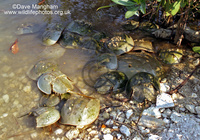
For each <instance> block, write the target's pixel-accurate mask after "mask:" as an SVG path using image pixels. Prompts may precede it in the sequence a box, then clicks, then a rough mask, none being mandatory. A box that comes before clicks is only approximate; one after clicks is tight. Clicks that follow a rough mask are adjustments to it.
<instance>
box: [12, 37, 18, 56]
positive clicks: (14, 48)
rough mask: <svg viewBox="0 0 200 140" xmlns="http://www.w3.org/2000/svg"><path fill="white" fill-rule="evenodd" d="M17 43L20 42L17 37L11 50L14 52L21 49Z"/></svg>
mask: <svg viewBox="0 0 200 140" xmlns="http://www.w3.org/2000/svg"><path fill="white" fill-rule="evenodd" d="M17 43H18V39H16V40H15V42H14V43H13V44H12V46H11V47H10V50H11V51H12V53H13V54H16V53H17V52H18V51H19V48H18V44H17Z"/></svg>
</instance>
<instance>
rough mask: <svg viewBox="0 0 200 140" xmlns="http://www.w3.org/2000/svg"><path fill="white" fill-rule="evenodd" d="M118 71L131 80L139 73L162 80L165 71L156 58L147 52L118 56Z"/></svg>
mask: <svg viewBox="0 0 200 140" xmlns="http://www.w3.org/2000/svg"><path fill="white" fill-rule="evenodd" d="M118 60H119V61H118V69H117V70H119V71H121V72H124V73H125V74H126V75H127V77H128V78H131V77H132V76H133V75H135V74H136V73H138V72H148V73H151V74H153V75H154V76H156V77H158V78H162V76H163V75H164V73H165V71H164V69H163V67H162V65H161V63H160V62H159V61H158V60H157V59H156V57H155V56H153V55H151V54H149V53H146V52H129V53H127V54H124V55H121V56H118Z"/></svg>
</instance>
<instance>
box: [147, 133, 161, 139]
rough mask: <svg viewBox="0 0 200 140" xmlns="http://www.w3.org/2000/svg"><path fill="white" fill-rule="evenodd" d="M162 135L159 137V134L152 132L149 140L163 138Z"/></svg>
mask: <svg viewBox="0 0 200 140" xmlns="http://www.w3.org/2000/svg"><path fill="white" fill-rule="evenodd" d="M161 139H162V137H159V136H158V135H153V134H150V136H149V138H148V140H161Z"/></svg>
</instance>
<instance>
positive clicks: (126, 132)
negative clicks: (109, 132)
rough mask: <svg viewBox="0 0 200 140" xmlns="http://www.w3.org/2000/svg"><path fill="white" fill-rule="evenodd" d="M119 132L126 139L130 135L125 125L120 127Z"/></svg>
mask: <svg viewBox="0 0 200 140" xmlns="http://www.w3.org/2000/svg"><path fill="white" fill-rule="evenodd" d="M120 132H121V133H123V134H124V135H126V136H127V137H128V136H130V135H131V132H130V130H129V128H128V127H127V126H125V125H122V126H121V127H120Z"/></svg>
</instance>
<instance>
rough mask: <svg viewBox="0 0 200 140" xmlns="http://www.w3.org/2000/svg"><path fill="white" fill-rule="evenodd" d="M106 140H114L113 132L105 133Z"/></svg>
mask: <svg viewBox="0 0 200 140" xmlns="http://www.w3.org/2000/svg"><path fill="white" fill-rule="evenodd" d="M103 138H104V140H113V136H112V135H111V134H105V135H103Z"/></svg>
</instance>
